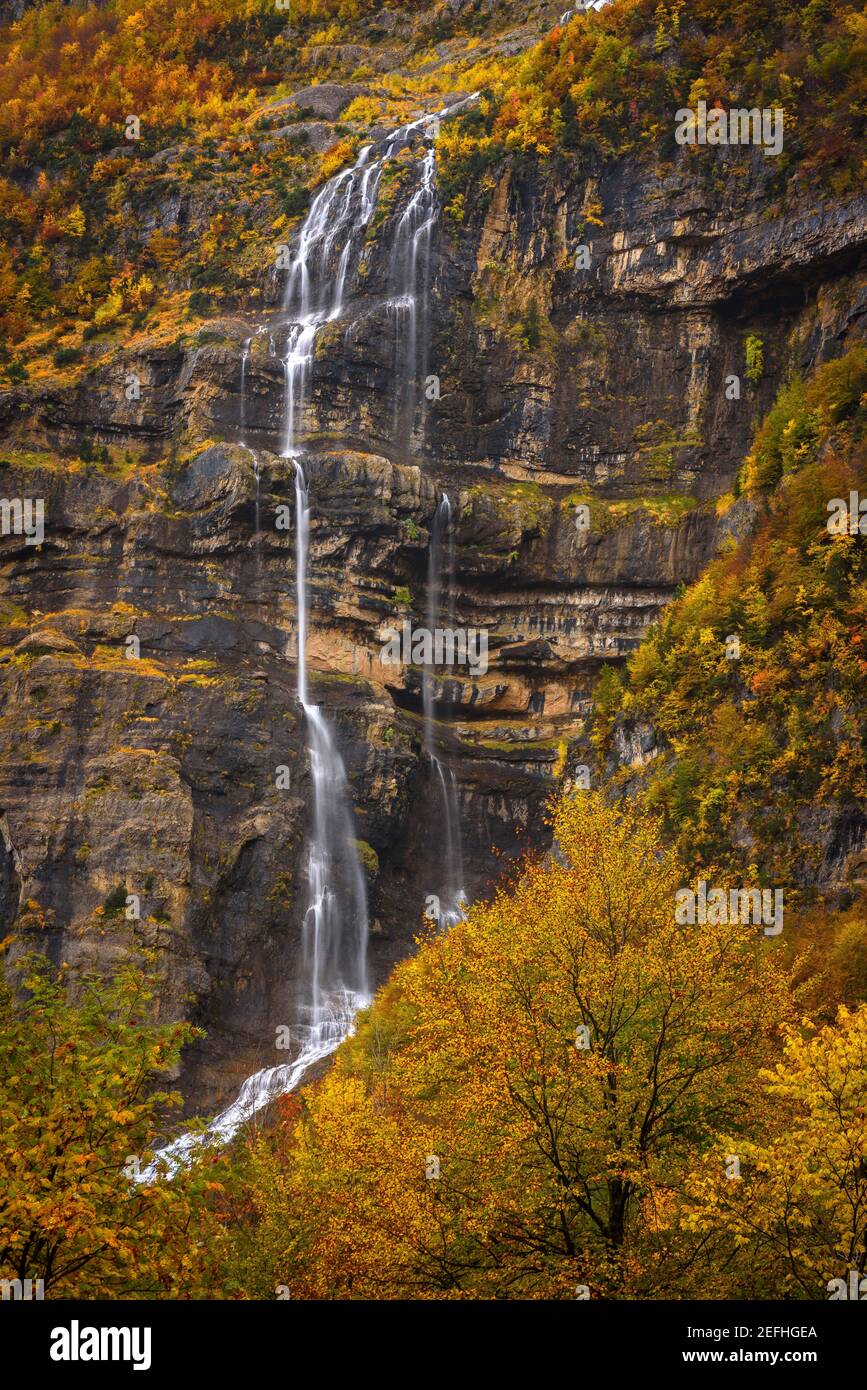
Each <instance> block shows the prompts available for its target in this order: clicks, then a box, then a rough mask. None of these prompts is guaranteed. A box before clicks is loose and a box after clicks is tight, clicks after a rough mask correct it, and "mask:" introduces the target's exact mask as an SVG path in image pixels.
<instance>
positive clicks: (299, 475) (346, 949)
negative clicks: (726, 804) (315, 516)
mask: <svg viewBox="0 0 867 1390" xmlns="http://www.w3.org/2000/svg"><path fill="white" fill-rule="evenodd" d="M295 528H296V550H295V555H296V561H295V563H296V575H297V586H298V639H297V640H298V684H297V693H298V702H299V704H300V705H301V708H302V709H303V711H304V718H305V720H306V726H307V748H308V753H309V757H310V771H311V775H312V778H313V825H312V828H311V833H310V841H309V847H308V856H307V882H308V900H307V910H306V912H305V914H304V933H303V961H302V967H303V968H302V976H301V980H302V990H301V997H300V999H299V1007H298V1015H299V1025H298V1028H297V1030H296V1031H297V1036H298V1041H299V1045H300V1047H299V1054H298V1059H299V1060H302V1059H305V1058H306V1059H307V1061H306V1064H305V1069H306V1066H309V1065H310V1063H311V1062H312V1061H315V1060H316V1059H318V1058H319V1057H324V1056H327V1054H328V1053H329V1052H332V1051H333V1050H334V1048H335V1047H337V1046H338V1044H339V1043H340V1042H341V1041H342V1040H343V1038H345V1037H346V1036H347V1034H348V1033H349V1032H351V1030H352V1024H353V1020H354V1018H355V1014H356V1012H357V1010H358V1009H359V1008H362V1007H363V1006H364V1005H365V1004H366V1003H367V1002H368V989H367V928H368V923H367V890H366V886H365V881H364V873H363V871H362V868H361V861H360V858H359V854H358V847H357V845H356V843H355V840H354V839H353V834H352V831H353V826H352V817H351V811H350V803H349V794H348V788H347V784H346V772H345V769H344V766H343V760H342V759H341V757H340V754H339V752H338V750H337V745H336V743H335V741H334V736H333V734H332V732H331V729H330V727H329V725H328V722H327V720H326V719H325V717H324V716H323V714H322V711H321V710H320V709H319V708H318V707H317V706H316V705H312V704H311V703H310V701H309V699H308V692H307V656H306V644H307V549H308V542H309V534H310V529H309V528H310V504H309V498H308V493H307V484H306V481H305V478H304V473H303V470H302V467H301V464H300V462H298V461H297V460H296V463H295Z"/></svg>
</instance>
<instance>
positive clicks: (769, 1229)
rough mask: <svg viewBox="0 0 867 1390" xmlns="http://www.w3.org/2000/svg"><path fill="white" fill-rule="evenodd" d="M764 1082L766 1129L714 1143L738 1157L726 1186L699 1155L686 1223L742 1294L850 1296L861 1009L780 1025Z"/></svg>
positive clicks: (864, 1148)
mask: <svg viewBox="0 0 867 1390" xmlns="http://www.w3.org/2000/svg"><path fill="white" fill-rule="evenodd" d="M762 1080H763V1082H764V1084H765V1088H766V1093H767V1095H768V1098H769V1101H770V1103H771V1104H772V1105H773V1106H774V1111H773V1114H774V1117H775V1121H776V1123H775V1125H774V1130H775V1132H774V1133H773V1136H772V1137H771V1138H770V1140H768V1141H766V1142H764V1143H749V1142H747V1143H740V1142H738V1143H736V1142H735V1140H733V1139H728V1140H722V1141H721V1148H725V1147H726V1145H727V1144H728V1145H729V1146H730V1147H731V1148H732V1149H734V1148H737V1150H738V1158H739V1163H738V1167H739V1170H740V1171H739V1174H738V1176H737V1178H736V1179H735V1180H731V1179H729V1180H725V1179H721V1176H720V1173H721V1165H720V1163H719V1162H718V1161H717V1159H716V1157H715V1155H713V1154H708V1155H707V1156H706V1157H705V1161H704V1163H703V1164H702V1165H701V1167H700V1168H699V1169H698V1170H697V1171H696V1173H695V1175H694V1178H693V1179H692V1181H691V1183H690V1189H691V1192H692V1195H693V1197H694V1203H695V1205H694V1208H693V1211H692V1215H691V1217H690V1218H689V1221H690V1225H691V1226H692V1228H693V1229H694V1230H695V1231H696V1232H702V1233H707V1232H713V1233H714V1235H715V1237H716V1239H717V1241H718V1242H719V1238H720V1236H721V1234H723V1233H725V1235H727V1236H728V1238H729V1244H730V1250H729V1251H728V1252H726V1255H725V1267H726V1269H727V1271H728V1273H727V1277H728V1278H729V1279H732V1278H736V1279H737V1282H738V1287H739V1288H740V1289H742V1290H743V1292H744V1294H745V1295H746V1296H756V1297H761V1296H764V1297H771V1298H798V1297H800V1298H805V1297H806V1298H812V1299H816V1298H829V1297H833V1298H851V1297H853V1288H856V1287H857V1285H858V1284H859V1283H860V1280H861V1279H863V1278H864V1276H865V1275H867V1005H863V1004H862V1005H860V1006H859V1007H858V1008H857V1009H855V1010H852V1011H850V1010H849V1009H847V1008H846V1007H845V1006H841V1007H840V1009H839V1010H838V1014H837V1019H836V1023H834V1024H828V1025H827V1026H826V1027H823V1028H820V1029H817V1028H816V1027H815V1026H814V1025H813V1024H811V1023H810V1022H809V1021H808V1020H802V1022H801V1026H800V1027H799V1028H794V1027H791V1028H788V1029H787V1030H786V1041H785V1050H784V1055H783V1058H782V1060H781V1061H780V1062H778V1063H777V1065H776V1066H775V1067H773V1068H768V1069H767V1070H766V1071H765V1072H763V1074H762ZM854 1296H856V1297H858V1296H859V1295H858V1294H857V1293H856V1294H855V1295H854Z"/></svg>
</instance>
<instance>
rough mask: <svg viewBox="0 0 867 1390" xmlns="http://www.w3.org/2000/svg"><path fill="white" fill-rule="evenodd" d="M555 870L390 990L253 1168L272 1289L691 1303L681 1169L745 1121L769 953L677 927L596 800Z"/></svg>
mask: <svg viewBox="0 0 867 1390" xmlns="http://www.w3.org/2000/svg"><path fill="white" fill-rule="evenodd" d="M553 828H554V833H555V849H554V852H553V853H552V854H551V856H550V857H548V858H547V859H546V860H545V861H540V862H530V863H528V864H527V865H526V867H525V868H524V869H523V871H522V873H521V875H520V877H519V878H518V879H517V881H516V882H515V883H514V884H513V885H512V886H510V887H508V888H507V889H504V890H502V891H500V892H499V893H498V894H497V896H496V897H495V898H494V900H493V901H492V902H490V903H488V904H482V905H478V906H476V907H474V908H473V909H472V910H471V911H470V913H469V915H468V918H467V920H466V921H465V922H462V923H459V924H458V925H457V926H456V927H454V928H453V929H452V930H451V931H450V932H449V933H448V934H446V935H440V936H435V937H433V938H432V939H429V940H427V941H426V942H425V943H424V944H423V945H422V947H421V950H420V952H419V954H418V956H417V957H416V958H415V959H413V960H411V961H408V962H406V963H405V964H404V965H403V966H401V967H400V969H399V970H398V971H397V972H396V973H395V975H394V977H393V978H392V980H391V982H390V983H389V985H388V987H387V988H386V990H385V991H384V992H383V993H382V994H381V995H380V997H379V998H378V999H377V1001H376V1002H375V1004H374V1006H373V1008H372V1009H371V1011H370V1013H369V1016H368V1017H367V1018H366V1019H364V1020H363V1021H362V1023H361V1025H360V1027H359V1031H358V1034H357V1036H356V1037H355V1038H354V1039H353V1040H352V1041H351V1042H350V1043H349V1044H347V1045H346V1046H345V1047H344V1048H343V1049H342V1052H341V1053H340V1054H339V1056H338V1061H337V1065H336V1066H335V1068H334V1070H333V1071H332V1073H331V1074H330V1075H329V1076H328V1077H327V1078H326V1079H325V1080H324V1081H323V1082H322V1083H321V1084H320V1086H319V1087H318V1088H317V1089H316V1090H314V1091H312V1092H311V1093H309V1094H308V1096H307V1098H306V1107H307V1109H306V1113H305V1114H304V1115H303V1116H302V1118H301V1119H300V1120H299V1121H297V1122H296V1125H295V1130H294V1142H293V1144H292V1145H291V1146H290V1149H289V1152H288V1154H287V1153H285V1152H284V1153H282V1154H281V1155H280V1157H279V1159H274V1158H271V1157H270V1156H269V1152H270V1151H269V1145H268V1143H267V1142H265V1143H263V1144H260V1146H259V1149H258V1151H257V1153H256V1157H255V1165H256V1179H255V1184H254V1185H255V1189H256V1201H257V1202H258V1205H259V1222H260V1225H259V1248H260V1253H261V1251H262V1250H265V1251H267V1252H268V1261H267V1263H268V1271H267V1275H263V1276H262V1277H263V1278H264V1279H265V1281H266V1282H269V1281H270V1282H271V1283H272V1284H273V1283H280V1282H283V1283H286V1284H288V1285H289V1286H290V1287H291V1288H292V1289H293V1294H294V1296H299V1297H304V1296H312V1297H380V1298H381V1297H400V1296H403V1297H406V1296H411V1297H438V1296H448V1297H461V1296H463V1297H491V1296H495V1297H508V1296H515V1297H551V1296H553V1297H575V1296H576V1290H577V1291H578V1295H579V1296H582V1294H583V1293H584V1292H585V1291H586V1294H587V1295H588V1296H608V1297H612V1296H613V1297H642V1296H650V1297H653V1296H666V1295H669V1296H670V1295H672V1294H675V1295H676V1294H677V1293H678V1292H679V1291H682V1290H683V1288H684V1287H686V1288H690V1287H694V1286H695V1284H696V1283H697V1282H698V1283H700V1274H699V1272H698V1271H699V1269H700V1267H701V1261H702V1260H704V1259H706V1258H708V1257H709V1256H708V1251H709V1244H710V1243H709V1241H708V1239H707V1237H706V1235H705V1233H703V1232H700V1233H694V1232H687V1231H686V1230H685V1228H684V1226H683V1223H682V1220H681V1216H682V1202H683V1195H684V1191H685V1181H686V1178H687V1176H688V1173H689V1171H690V1169H691V1167H692V1166H694V1163H695V1158H696V1154H697V1153H698V1152H699V1151H700V1150H701V1148H702V1147H703V1146H705V1145H708V1144H710V1143H711V1142H712V1139H713V1137H714V1136H715V1135H716V1134H717V1133H718V1132H721V1131H723V1132H731V1133H734V1134H737V1133H739V1132H741V1131H742V1130H743V1129H744V1128H745V1127H746V1126H748V1125H749V1123H750V1121H751V1118H752V1116H753V1114H754V1108H755V1097H756V1094H757V1090H756V1084H757V1083H756V1075H757V1071H758V1068H759V1067H760V1065H761V1064H762V1062H763V1061H764V1062H766V1061H767V1060H768V1058H769V1056H771V1055H772V1049H773V1047H774V1040H775V1037H776V1034H777V1031H778V1029H779V1026H780V1023H781V1021H783V1020H785V1019H786V1018H787V1016H789V1013H790V1002H789V991H788V987H787V981H786V979H785V976H784V973H783V970H782V968H781V966H780V963H779V962H780V949H779V946H778V943H777V942H775V941H772V940H769V939H767V938H762V937H760V936H757V934H756V931H755V928H753V927H750V926H739V925H731V924H729V925H712V924H709V923H708V924H702V925H695V926H685V927H684V926H678V925H677V924H676V922H675V912H674V907H675V892H676V890H677V888H678V887H680V886H681V885H682V884H683V883H684V882H685V879H684V873H683V869H682V867H681V865H680V864H679V862H678V860H677V858H676V856H675V854H674V853H673V852H672V851H670V850H668V849H665V848H663V847H662V845H661V843H660V838H659V827H658V825H657V823H656V822H654V821H653V820H652V819H651V818H648V817H647V816H644V815H639V814H638V813H637V812H636V811H634V810H633V809H631V808H630V807H629V806H624V807H619V808H615V807H612V806H609V805H606V803H605V801H604V799H603V798H602V797H601V796H599V795H596V794H592V793H588V792H585V793H578V794H575V795H573V796H571V797H569V798H567V799H565V800H563V801H562V802H561V803H560V805H559V806H558V808H557V809H556V813H555V816H554V827H553Z"/></svg>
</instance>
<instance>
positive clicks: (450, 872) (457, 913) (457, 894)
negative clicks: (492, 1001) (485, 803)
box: [422, 493, 467, 927]
mask: <svg viewBox="0 0 867 1390" xmlns="http://www.w3.org/2000/svg"><path fill="white" fill-rule="evenodd" d="M453 577H454V535H453V532H452V508H451V503H450V502H449V499H448V496H447V494H446V493H443V495H442V497H441V498H440V501H439V504H438V506H437V509H436V512H435V513H434V519H433V522H432V524H431V533H430V545H429V548H428V571H427V624H428V630H429V632H430V633H431V634H432V635H433V634H434V633H435V632H436V630H437V627H438V625H439V624H440V620H441V619H442V618H445V620H446V622H445V625H446V626H447V627H450V628H451V627H452V626H453ZM444 586H445V598H444V597H443V588H444ZM446 690H447V687H446ZM435 694H436V672H435V669H434V667H433V665H429V666H427V667H426V668H425V671H424V675H423V677H422V709H423V713H424V746H425V752H426V753H427V756H428V759H429V761H430V776H431V783H432V797H433V799H434V804H437V803H438V804H439V806H440V807H441V808H442V820H441V823H442V826H443V847H442V881H441V884H440V890H439V893H438V894H437V899H438V903H439V908H438V912H437V920H438V925H439V926H440V927H450V926H454V924H455V922H459V921H460V920H461V918H462V917H463V916H464V912H465V909H466V905H467V898H466V893H465V891H464V863H463V850H462V845H461V825H460V805H459V801H458V784H457V778H456V777H455V774H454V771H453V770H452V768H450V767H449V766H448V764H447V763H445V762H444V761H443V760H442V759H441V758H440V757H439V756H438V754H437V751H436V719H435V714H436V709H435ZM446 700H447V694H446V695H445V697H443V696H441V698H440V701H439V705H440V708H441V709H442V706H443V704H445V703H446Z"/></svg>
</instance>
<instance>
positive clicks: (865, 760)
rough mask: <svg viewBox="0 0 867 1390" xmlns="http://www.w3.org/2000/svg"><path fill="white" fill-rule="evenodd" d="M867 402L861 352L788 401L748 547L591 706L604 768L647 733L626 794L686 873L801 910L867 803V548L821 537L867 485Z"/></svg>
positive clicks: (751, 470)
mask: <svg viewBox="0 0 867 1390" xmlns="http://www.w3.org/2000/svg"><path fill="white" fill-rule="evenodd" d="M865 402H867V351H865V349H864V347H863V346H860V345H859V346H856V347H854V348H852V349H851V350H850V352H848V353H847V354H846V355H845V356H843V357H841V358H839V359H837V360H835V361H831V362H828V363H826V364H824V365H823V366H821V367H820V368H819V369H818V370H817V371H816V373H815V374H814V375H813V377H812V378H810V379H809V380H808V381H806V382H803V381H802V380H800V378H795V379H793V380H792V381H791V382H790V383H788V384H787V385H785V386H783V387H782V388H781V390H780V392H779V396H778V399H777V401H776V403H775V404H774V406H773V407H772V409H771V410H770V412H769V414H768V416H767V417H766V419H765V420H764V421H763V422H762V424H761V425H760V427H759V429H758V431H757V434H756V439H755V443H754V446H753V449H752V451H751V453H750V455H749V458H748V459H747V462H746V464H745V466H744V469H743V473H742V478H743V486H744V488H745V489H746V490H747V493H748V495H749V497H751V498H752V499H753V502H754V505H756V506H757V507H758V508H759V519H758V523H757V526H756V528H755V530H754V532H753V533H752V534H751V535H749V536H748V537H747V538H745V539H744V540H742V541H741V542H740V543H739V544H737V545H735V544H732V545H731V546H730V548H729V551H728V553H727V554H725V555H723V556H721V557H720V558H719V559H717V560H716V561H714V562H713V563H712V564H711V565H710V567H709V568H708V569H707V570H706V571H705V573H704V574H703V575H702V577H701V579H700V580H698V582H697V583H695V584H694V585H692V586H691V587H690V588H689V589H688V590H687V591H686V592H685V593H684V594H683V596H682V597H681V598H679V599H678V600H676V601H675V602H674V603H673V604H672V605H671V606H670V607H669V608H668V609H667V610H666V612H665V614H664V616H663V618H662V621H661V622H660V623H659V624H658V626H656V627H655V628H654V629H653V630H652V631H651V632H650V633H649V634H648V636H647V637H646V639H645V640H644V642H643V643H642V644H641V646H640V647H639V648H638V649H637V651H636V652H635V653H634V655H633V656H632V658H631V659H630V661H629V662H628V665H627V668H626V670H625V671H624V672H623V673H622V674H621V673H620V672H617V671H615V670H614V669H613V668H609V669H608V670H607V671H606V672H605V673H604V675H603V679H602V681H601V682H600V686H599V689H598V690H597V714H596V721H595V727H594V732H593V740H594V743H595V745H596V748H597V751H598V753H599V754H600V756H601V757H602V758H603V760H604V759H605V758H606V757H607V756H608V755H609V754H610V753H611V752H612V750H613V748H614V746H615V743H616V734H617V731H618V729H619V730H623V729H628V728H629V727H630V726H631V725H634V724H635V723H636V722H638V723H649V724H650V725H652V728H653V730H654V731H655V736H656V738H657V740H658V745H659V747H658V750H657V753H656V756H654V757H653V758H652V759H651V760H650V761H649V762H647V763H646V764H645V765H644V766H629V765H626V766H623V767H621V768H620V769H619V770H618V771H617V772H616V774H615V784H616V783H621V784H625V785H626V786H628V787H629V788H630V791H631V792H632V793H633V794H637V795H638V796H639V798H640V801H641V804H642V805H644V806H646V807H647V808H648V809H650V810H655V811H660V812H662V813H663V815H664V819H665V824H666V828H667V830H668V832H669V833H670V834H671V835H672V836H673V837H674V838H675V840H676V843H677V844H678V846H679V847H680V851H681V853H682V854H683V856H684V858H685V860H686V862H687V863H689V864H690V865H691V867H692V868H693V869H694V870H696V871H697V870H699V869H707V868H709V867H711V866H713V865H719V866H721V867H724V868H725V869H726V870H727V871H737V872H738V873H739V874H741V875H746V877H745V878H744V879H743V881H744V882H751V883H752V882H764V883H768V882H773V883H775V884H779V885H781V886H782V885H785V887H786V889H787V890H791V891H792V893H793V900H794V898H798V899H800V900H801V901H804V900H809V899H810V898H811V897H812V896H813V895H814V894H815V893H816V891H817V884H818V883H819V881H820V880H821V877H822V869H823V861H824V860H827V858H828V856H829V855H830V856H832V857H833V856H834V855H835V854H836V855H837V856H838V857H839V858H843V857H844V856H845V853H846V843H845V834H844V833H843V834H842V839H839V836H840V834H841V832H844V829H845V825H846V822H847V819H849V818H851V817H853V816H854V817H856V818H857V813H858V808H859V807H862V806H863V805H864V802H865V798H867V747H865V741H864V728H865V701H864V691H865V678H867V651H865V636H864V633H865V618H867V610H865V599H867V587H865V582H867V576H865V567H864V547H863V540H862V537H861V536H860V535H853V534H848V533H846V534H835V533H832V531H831V530H829V525H828V523H829V521H831V519H832V517H831V513H830V512H829V508H828V504H829V502H830V500H831V499H833V498H841V499H845V502H846V506H847V507H848V505H849V495H850V492H851V491H857V492H859V493H860V495H863V493H864V491H865V486H867V469H865V450H864V433H865V421H867V415H865ZM835 827H837V828H838V829H837V831H836V833H835ZM838 840H839V842H838ZM824 867H825V869H826V870H827V868H828V864H827V863H825V865H824ZM862 947H863V939H862Z"/></svg>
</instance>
